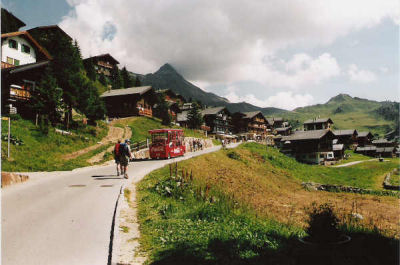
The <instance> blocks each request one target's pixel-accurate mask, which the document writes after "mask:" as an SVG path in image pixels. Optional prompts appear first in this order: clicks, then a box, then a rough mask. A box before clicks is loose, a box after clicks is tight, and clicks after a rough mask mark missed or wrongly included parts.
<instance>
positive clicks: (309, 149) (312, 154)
mask: <svg viewBox="0 0 400 265" xmlns="http://www.w3.org/2000/svg"><path fill="white" fill-rule="evenodd" d="M334 138H335V135H334V134H333V133H332V131H330V130H310V131H295V132H294V134H292V135H289V136H283V137H282V139H281V147H282V152H284V153H286V154H289V155H290V156H292V157H295V158H296V159H297V160H298V161H302V162H306V163H315V164H321V163H323V162H324V161H326V160H333V159H334V156H333V145H332V140H333V139H334Z"/></svg>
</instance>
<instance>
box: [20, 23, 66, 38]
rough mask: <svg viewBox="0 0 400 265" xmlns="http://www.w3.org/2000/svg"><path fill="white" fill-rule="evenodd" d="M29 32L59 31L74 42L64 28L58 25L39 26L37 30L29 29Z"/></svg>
mask: <svg viewBox="0 0 400 265" xmlns="http://www.w3.org/2000/svg"><path fill="white" fill-rule="evenodd" d="M28 31H59V32H61V33H62V34H63V35H64V36H65V37H67V38H68V39H70V40H72V37H71V36H69V35H68V34H67V33H66V32H65V31H64V30H63V29H62V28H60V27H59V26H58V25H47V26H39V27H35V28H31V29H28Z"/></svg>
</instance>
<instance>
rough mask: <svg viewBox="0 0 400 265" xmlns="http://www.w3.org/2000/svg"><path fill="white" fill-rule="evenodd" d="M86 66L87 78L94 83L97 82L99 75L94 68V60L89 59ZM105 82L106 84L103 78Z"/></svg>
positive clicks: (85, 63)
mask: <svg viewBox="0 0 400 265" xmlns="http://www.w3.org/2000/svg"><path fill="white" fill-rule="evenodd" d="M84 65H85V70H86V75H87V77H89V79H90V80H92V81H96V79H97V74H96V69H95V68H94V63H93V59H92V58H89V59H87V60H85V62H84ZM103 80H104V82H105V79H104V78H103Z"/></svg>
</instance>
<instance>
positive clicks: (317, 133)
mask: <svg viewBox="0 0 400 265" xmlns="http://www.w3.org/2000/svg"><path fill="white" fill-rule="evenodd" d="M330 133H332V132H331V131H330V130H311V131H295V132H294V134H291V135H288V136H284V137H282V141H302V140H316V139H321V138H322V137H324V136H325V135H327V134H330Z"/></svg>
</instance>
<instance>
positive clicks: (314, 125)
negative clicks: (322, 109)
mask: <svg viewBox="0 0 400 265" xmlns="http://www.w3.org/2000/svg"><path fill="white" fill-rule="evenodd" d="M332 124H333V121H332V120H331V119H330V118H314V119H310V120H306V121H305V122H304V123H303V125H304V131H311V130H326V129H330V128H331V126H332Z"/></svg>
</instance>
